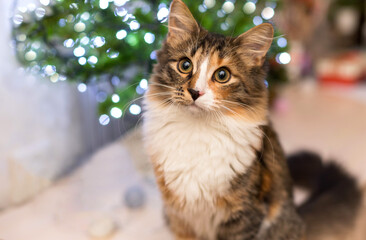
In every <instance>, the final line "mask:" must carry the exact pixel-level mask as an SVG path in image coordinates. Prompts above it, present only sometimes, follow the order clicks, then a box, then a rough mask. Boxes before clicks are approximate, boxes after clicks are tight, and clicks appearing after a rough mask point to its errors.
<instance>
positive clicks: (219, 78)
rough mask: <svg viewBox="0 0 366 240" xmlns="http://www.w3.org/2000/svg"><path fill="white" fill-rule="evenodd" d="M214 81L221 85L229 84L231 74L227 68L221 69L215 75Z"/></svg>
mask: <svg viewBox="0 0 366 240" xmlns="http://www.w3.org/2000/svg"><path fill="white" fill-rule="evenodd" d="M213 77H214V80H215V81H216V82H219V83H227V82H228V81H229V80H230V77H231V74H230V71H229V70H228V69H227V68H219V69H217V70H216V72H215V73H214V75H213Z"/></svg>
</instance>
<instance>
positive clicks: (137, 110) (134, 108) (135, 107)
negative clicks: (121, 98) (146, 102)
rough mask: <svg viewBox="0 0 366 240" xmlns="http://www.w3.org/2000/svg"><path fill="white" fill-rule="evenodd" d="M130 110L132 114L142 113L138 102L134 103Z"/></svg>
mask: <svg viewBox="0 0 366 240" xmlns="http://www.w3.org/2000/svg"><path fill="white" fill-rule="evenodd" d="M129 110H130V113H131V114H132V115H139V114H140V113H141V107H140V106H139V105H137V104H132V105H131V106H130V109H129Z"/></svg>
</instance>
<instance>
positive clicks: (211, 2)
mask: <svg viewBox="0 0 366 240" xmlns="http://www.w3.org/2000/svg"><path fill="white" fill-rule="evenodd" d="M203 4H205V6H206V7H207V8H208V9H210V8H213V7H214V6H215V4H216V1H215V0H204V1H203Z"/></svg>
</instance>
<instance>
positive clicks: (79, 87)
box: [78, 83, 87, 93]
mask: <svg viewBox="0 0 366 240" xmlns="http://www.w3.org/2000/svg"><path fill="white" fill-rule="evenodd" d="M86 89H87V86H86V84H85V83H79V84H78V90H79V92H81V93H83V92H85V91H86Z"/></svg>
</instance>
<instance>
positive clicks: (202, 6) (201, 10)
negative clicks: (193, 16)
mask: <svg viewBox="0 0 366 240" xmlns="http://www.w3.org/2000/svg"><path fill="white" fill-rule="evenodd" d="M198 11H200V12H201V13H203V12H206V11H207V7H206V5H199V6H198Z"/></svg>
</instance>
